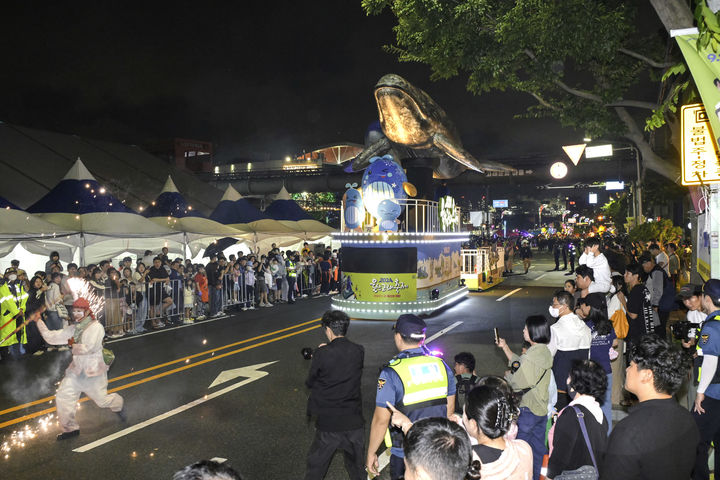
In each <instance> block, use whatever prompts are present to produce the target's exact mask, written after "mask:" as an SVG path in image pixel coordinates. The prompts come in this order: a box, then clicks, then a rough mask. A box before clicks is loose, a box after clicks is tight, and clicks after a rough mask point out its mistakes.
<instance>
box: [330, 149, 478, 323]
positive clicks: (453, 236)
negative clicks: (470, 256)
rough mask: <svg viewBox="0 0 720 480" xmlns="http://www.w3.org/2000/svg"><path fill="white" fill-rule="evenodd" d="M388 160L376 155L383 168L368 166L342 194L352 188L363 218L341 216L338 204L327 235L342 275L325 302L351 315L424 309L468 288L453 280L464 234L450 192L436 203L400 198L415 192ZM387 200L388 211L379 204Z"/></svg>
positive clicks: (442, 303)
mask: <svg viewBox="0 0 720 480" xmlns="http://www.w3.org/2000/svg"><path fill="white" fill-rule="evenodd" d="M391 162H393V160H392V157H390V156H389V155H386V156H384V157H382V159H378V162H377V163H378V164H379V165H382V168H383V171H382V172H373V171H371V170H370V169H369V170H368V171H366V172H365V175H364V176H363V182H362V185H363V186H362V187H359V188H358V189H357V190H355V189H354V188H353V187H352V186H351V187H350V190H349V191H348V193H346V195H345V196H344V199H347V198H351V199H354V198H355V197H357V194H356V193H355V192H357V191H359V192H360V195H361V197H362V203H363V206H364V218H363V219H362V220H361V221H358V219H357V218H355V217H356V215H353V218H350V219H348V218H346V217H345V216H346V213H345V212H346V211H348V210H349V209H348V208H347V207H346V205H345V204H344V203H343V208H342V209H341V213H342V218H341V226H342V228H341V231H340V232H337V233H334V234H333V240H335V241H337V242H340V244H341V246H342V249H341V266H342V272H343V279H342V282H341V289H340V293H339V294H338V295H335V296H333V297H332V299H331V301H332V306H333V308H336V309H339V310H343V311H345V312H347V313H348V314H349V315H350V316H352V317H354V318H368V319H381V320H382V319H387V320H395V319H397V317H398V315H401V314H403V313H415V314H429V313H432V312H433V311H435V310H437V309H439V308H443V307H446V306H448V305H451V304H453V303H455V302H457V301H459V300H461V299H463V298H464V297H465V296H466V295H467V292H468V290H467V287H465V286H464V285H462V284H461V283H462V282H461V281H460V273H461V268H462V255H461V246H462V243H463V242H465V241H467V240H468V233H467V232H462V231H460V212H459V209H458V208H456V207H455V203H454V201H452V199H451V198H450V197H444V198H442V199H440V201H439V202H435V201H431V200H423V199H414V198H408V195H411V196H414V195H415V194H416V191H415V187H414V186H413V185H411V184H409V183H408V182H407V178H406V177H405V173H404V171H403V170H402V168H401V167H400V166H399V165H397V166H396V168H393V165H391V164H390V163H391ZM375 163H376V162H371V168H372V165H374V164H375ZM388 172H390V173H392V174H393V175H392V177H390V176H388V175H387V174H388ZM375 173H378V175H375ZM386 182H391V183H389V184H388V186H387V188H385V187H382V186H381V185H379V184H381V183H386ZM393 183H395V185H393ZM368 186H369V187H370V190H369V191H367V190H366V188H368ZM389 202H390V203H392V204H393V208H389V209H387V208H383V206H382V205H383V204H387V203H389ZM388 212H389V213H388Z"/></svg>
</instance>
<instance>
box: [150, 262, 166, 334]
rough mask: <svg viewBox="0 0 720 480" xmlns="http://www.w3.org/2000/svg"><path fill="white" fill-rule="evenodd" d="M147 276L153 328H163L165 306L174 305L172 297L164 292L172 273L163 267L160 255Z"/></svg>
mask: <svg viewBox="0 0 720 480" xmlns="http://www.w3.org/2000/svg"><path fill="white" fill-rule="evenodd" d="M146 278H147V279H148V306H149V313H148V314H149V317H150V319H152V322H153V325H152V326H153V328H162V327H164V326H165V324H164V323H163V322H161V321H160V317H161V316H162V314H163V310H164V308H163V307H165V308H167V307H169V306H170V305H172V298H170V297H169V296H167V295H165V294H164V293H165V290H164V287H165V285H166V284H169V283H170V275H168V272H167V270H165V267H163V264H162V259H161V258H160V257H155V258H154V259H153V266H152V267H150V268H149V269H148V274H147V277H146Z"/></svg>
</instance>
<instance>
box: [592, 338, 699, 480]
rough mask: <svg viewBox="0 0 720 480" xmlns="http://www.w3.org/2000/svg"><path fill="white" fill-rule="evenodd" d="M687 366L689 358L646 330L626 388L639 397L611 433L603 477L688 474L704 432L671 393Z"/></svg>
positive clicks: (622, 479)
mask: <svg viewBox="0 0 720 480" xmlns="http://www.w3.org/2000/svg"><path fill="white" fill-rule="evenodd" d="M686 369H687V357H686V356H685V355H684V354H683V353H682V352H680V351H679V350H677V349H673V348H671V347H670V345H669V344H668V343H667V341H665V340H664V339H661V338H659V337H658V336H657V335H648V336H646V337H644V338H643V339H642V340H641V341H640V342H638V343H637V344H635V346H634V348H633V350H632V352H631V354H630V366H629V367H628V368H627V372H626V376H625V388H626V389H628V391H630V392H632V393H634V394H635V395H637V397H638V400H639V401H640V402H639V403H638V404H637V405H635V406H634V407H632V408H631V409H630V412H629V415H628V416H627V417H626V418H624V419H622V420H621V421H620V422H618V424H617V425H615V428H614V429H613V432H612V433H611V434H610V439H609V440H608V447H607V450H606V453H605V458H604V460H603V463H602V466H601V468H600V479H601V480H680V479H685V478H689V477H690V474H691V472H692V471H693V463H694V461H695V460H694V459H695V452H696V449H697V445H698V441H699V440H700V435H699V434H698V428H697V426H696V425H695V422H694V421H693V417H692V415H691V414H690V412H688V411H687V410H685V409H684V408H682V407H681V406H680V405H678V404H677V402H676V401H675V400H674V399H673V398H672V395H673V393H675V391H676V390H677V389H678V388H679V387H680V385H681V384H682V379H683V376H684V374H685V372H686ZM705 468H707V458H706V459H705ZM706 471H707V470H706ZM696 474H697V469H696ZM695 478H702V477H697V476H696V477H695ZM705 478H707V477H705Z"/></svg>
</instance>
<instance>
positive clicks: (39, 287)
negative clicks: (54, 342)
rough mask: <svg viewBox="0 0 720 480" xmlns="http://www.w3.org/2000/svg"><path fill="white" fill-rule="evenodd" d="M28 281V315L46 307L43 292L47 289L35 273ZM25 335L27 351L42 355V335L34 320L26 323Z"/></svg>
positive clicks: (43, 347) (43, 346)
mask: <svg viewBox="0 0 720 480" xmlns="http://www.w3.org/2000/svg"><path fill="white" fill-rule="evenodd" d="M29 283H30V289H29V290H28V299H27V303H26V308H27V312H28V315H30V314H31V312H37V311H39V310H43V309H45V308H46V305H45V293H46V292H47V290H48V287H47V285H45V282H43V281H42V278H40V277H38V276H37V275H35V276H34V277H32V278H31V279H30V282H29ZM61 326H62V323H61ZM27 337H28V343H27V347H26V349H27V353H32V354H33V355H42V354H43V353H45V345H44V341H43V338H42V336H41V335H40V332H39V331H38V329H37V326H36V325H35V322H30V323H28V325H27ZM66 350H67V349H66Z"/></svg>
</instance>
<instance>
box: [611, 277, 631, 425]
mask: <svg viewBox="0 0 720 480" xmlns="http://www.w3.org/2000/svg"><path fill="white" fill-rule="evenodd" d="M612 282H613V286H614V287H615V292H614V293H608V295H607V307H608V318H609V319H610V321H611V322H612V323H613V330H614V331H615V335H616V336H617V337H618V338H617V347H616V348H615V350H616V351H617V352H618V356H617V357H616V358H615V359H612V358H611V359H610V369H611V371H612V384H611V385H608V388H609V389H610V390H611V392H610V405H611V407H612V405H614V404H620V402H621V401H622V389H623V385H624V384H625V357H624V355H623V354H624V353H625V337H626V336H627V331H628V317H627V299H626V297H625V295H626V292H625V280H624V278H623V276H620V275H613V277H612ZM615 322H618V323H617V328H616V323H615ZM620 337H622V338H620ZM610 428H612V423H611V424H610Z"/></svg>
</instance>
